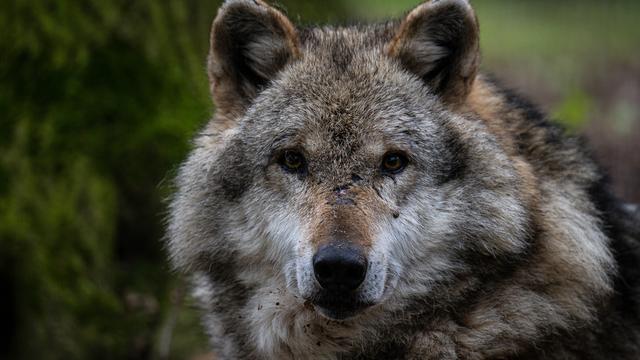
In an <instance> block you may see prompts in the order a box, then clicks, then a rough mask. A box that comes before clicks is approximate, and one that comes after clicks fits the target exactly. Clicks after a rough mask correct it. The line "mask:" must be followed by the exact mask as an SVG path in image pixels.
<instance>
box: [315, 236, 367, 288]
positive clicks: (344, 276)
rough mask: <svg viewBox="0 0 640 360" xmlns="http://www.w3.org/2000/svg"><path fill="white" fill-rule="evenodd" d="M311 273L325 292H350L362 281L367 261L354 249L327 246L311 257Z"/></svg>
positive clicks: (342, 246)
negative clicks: (312, 272)
mask: <svg viewBox="0 0 640 360" xmlns="http://www.w3.org/2000/svg"><path fill="white" fill-rule="evenodd" d="M313 271H314V273H315V277H316V280H318V283H320V286H322V287H323V288H324V289H325V290H329V291H351V290H355V289H357V288H358V287H359V286H360V284H362V282H363V281H364V278H365V276H366V272H367V260H366V258H365V257H364V254H362V252H361V251H360V250H359V249H358V248H356V247H351V246H344V245H327V246H324V247H322V248H321V249H320V250H318V252H317V253H316V255H315V256H314V257H313Z"/></svg>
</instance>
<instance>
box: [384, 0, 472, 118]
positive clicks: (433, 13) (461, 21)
mask: <svg viewBox="0 0 640 360" xmlns="http://www.w3.org/2000/svg"><path fill="white" fill-rule="evenodd" d="M478 33H479V29H478V21H477V19H476V16H475V13H474V11H473V9H472V8H471V5H469V2H468V1H466V0H431V1H427V2H425V3H423V4H422V5H419V6H418V7H417V8H415V9H413V10H412V11H411V12H410V13H409V14H408V15H407V17H406V18H405V19H404V20H403V21H402V23H401V24H400V26H399V27H398V30H397V32H396V35H395V37H394V38H393V40H392V41H391V42H390V43H389V44H388V46H387V52H388V54H389V55H391V56H393V57H396V58H398V59H399V60H400V62H401V63H402V65H403V66H404V67H405V68H406V69H407V70H409V71H411V72H413V73H414V74H416V75H418V76H419V77H420V78H422V79H423V80H424V81H425V82H426V83H427V85H428V86H429V87H430V88H431V89H432V91H433V92H434V93H436V94H438V95H439V96H440V97H441V98H442V99H443V100H444V101H445V102H446V103H448V104H452V105H454V106H455V105H458V104H461V103H462V102H464V100H465V99H466V97H467V95H468V94H469V91H470V90H471V85H472V84H473V81H474V79H475V77H476V74H477V71H478V66H479V63H480V50H479V38H478Z"/></svg>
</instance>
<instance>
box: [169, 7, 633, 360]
mask: <svg viewBox="0 0 640 360" xmlns="http://www.w3.org/2000/svg"><path fill="white" fill-rule="evenodd" d="M230 16H231V17H230ZM445 20H446V21H445ZM229 29H236V30H237V29H240V30H242V31H229ZM406 29H411V31H409V30H406ZM416 29H417V30H416ZM236 36H241V37H242V38H241V39H239V38H237V37H236ZM433 39H440V40H442V39H446V40H447V42H446V45H447V46H449V48H447V50H446V51H444V50H443V48H442V47H441V46H442V42H441V41H440V42H438V41H436V42H433ZM236 43H239V44H242V47H241V48H234V45H233V44H236ZM477 43H478V41H477V22H476V20H475V15H474V14H473V11H472V10H471V8H470V7H469V5H468V3H467V2H466V1H463V0H441V1H438V2H435V1H433V2H427V3H424V4H422V5H420V6H419V7H418V8H416V9H415V10H414V11H412V12H411V13H409V15H408V16H407V18H406V19H405V20H403V21H397V22H389V23H385V24H377V25H370V26H354V27H314V28H307V29H296V28H295V27H294V26H293V25H292V24H291V23H290V22H289V21H288V20H287V19H286V18H285V17H284V16H283V15H282V14H280V13H279V12H277V11H276V10H275V9H273V8H271V7H269V6H268V5H266V4H264V3H263V2H261V1H245V0H230V1H227V2H226V3H225V4H224V5H223V6H222V8H221V10H220V12H219V14H218V17H217V18H216V21H215V22H214V29H213V33H212V52H211V54H210V56H209V73H210V79H211V85H212V90H213V97H214V101H215V102H216V104H217V106H218V109H217V112H216V115H215V116H214V117H213V119H211V121H210V122H209V123H208V125H207V126H206V127H205V128H204V129H203V131H202V132H201V134H200V135H198V136H197V137H196V139H195V141H194V149H193V151H192V153H191V154H190V156H189V158H188V159H187V160H186V161H185V163H184V164H183V165H182V167H181V170H180V173H179V175H178V177H177V192H176V194H175V197H174V198H173V200H172V202H171V206H170V210H171V216H170V221H169V225H168V237H167V238H168V241H167V247H168V250H169V254H170V257H171V261H172V263H173V265H174V266H175V268H176V269H178V270H180V271H182V272H184V273H186V274H189V275H190V276H191V277H192V279H193V285H194V296H195V297H196V298H197V299H198V301H199V303H200V304H201V306H202V311H203V314H204V315H203V322H204V325H205V327H206V329H207V331H208V333H209V335H210V338H211V344H212V347H213V349H214V351H215V352H216V354H217V356H218V357H219V358H220V359H505V358H509V359H588V358H589V359H609V358H614V357H610V354H615V358H618V359H636V358H637V357H638V354H639V353H640V352H639V345H640V344H639V342H638V340H639V339H640V326H638V323H639V318H638V316H637V315H638V311H639V310H640V309H639V308H638V305H637V304H638V302H637V300H638V291H637V289H638V287H637V286H638V274H637V273H638V271H636V270H635V269H634V268H633V267H634V262H635V261H636V259H638V249H637V248H638V246H637V241H638V237H639V236H638V230H637V229H638V221H637V220H635V219H633V218H632V215H630V213H629V212H628V211H625V210H624V209H622V207H620V206H618V205H617V203H616V201H615V200H614V199H612V197H611V196H610V195H609V194H608V192H607V190H606V187H605V185H604V182H603V181H602V175H601V173H600V170H599V169H598V167H597V166H596V165H595V164H594V163H593V161H592V160H591V159H590V158H589V156H588V155H587V153H586V152H585V151H584V149H583V148H582V146H581V145H580V143H579V142H578V141H576V139H573V138H570V137H566V136H565V135H563V134H562V133H561V132H560V131H559V130H558V129H557V128H556V127H554V126H553V125H550V124H548V123H547V122H546V120H545V119H544V116H543V115H542V114H540V113H539V112H537V111H536V110H535V109H534V108H532V107H530V106H529V105H528V104H527V103H526V102H524V101H521V100H520V99H519V98H518V97H516V96H514V95H512V94H510V93H508V92H506V91H505V90H503V89H501V88H500V87H499V86H497V85H495V84H494V83H493V82H492V81H490V80H488V79H487V78H486V77H483V76H481V75H478V76H477V75H476V71H477V66H478V59H479V55H478V50H477ZM220 44H222V45H220ZM234 49H235V50H234ZM443 59H446V61H444V62H443ZM434 69H438V72H437V73H434ZM286 149H296V150H297V151H300V152H301V153H302V154H303V155H304V156H305V158H306V159H307V166H306V168H305V169H304V171H302V170H301V171H300V172H298V173H295V174H293V173H290V172H287V171H284V169H283V168H282V166H281V165H280V164H279V163H278V159H279V156H280V154H281V153H282V151H284V150H286ZM390 150H393V151H402V152H404V153H405V154H407V156H408V159H409V163H408V166H407V168H406V169H405V171H404V172H402V173H400V174H397V175H393V176H389V175H385V174H382V173H381V170H380V159H381V158H382V157H383V155H384V154H385V153H386V152H388V151H390ZM336 189H338V190H336ZM336 191H338V192H340V193H341V194H342V193H344V194H346V195H345V196H346V198H348V201H346V200H341V201H336V200H335V199H336V198H335V196H336V195H335V194H336ZM345 219H346V220H345ZM327 229H330V230H327ZM331 229H334V230H331ZM335 229H338V230H335ZM331 231H342V232H344V233H345V234H347V237H348V238H349V239H355V240H353V241H356V240H357V241H360V242H362V246H363V247H364V248H365V249H366V251H367V256H368V257H369V269H368V271H367V275H366V278H365V280H364V283H363V284H362V285H361V287H360V288H359V289H358V291H357V293H355V294H350V295H349V296H350V299H351V300H353V301H354V302H355V303H358V304H366V305H367V306H366V307H364V308H362V309H360V310H358V311H357V313H355V314H354V316H352V317H349V318H347V319H345V320H343V321H336V320H334V319H332V318H331V315H327V314H328V313H327V312H326V311H325V309H323V308H322V307H320V306H318V304H317V303H316V299H317V296H318V292H319V288H318V286H319V285H318V284H317V282H316V281H315V280H314V276H313V269H312V268H311V256H312V255H313V253H314V251H315V249H317V246H318V245H317V242H319V241H320V242H322V241H326V238H327V237H330V236H332V235H331V234H332V233H331ZM351 300H350V301H351ZM327 316H329V317H327ZM610 335H613V336H610ZM585 343H587V344H588V345H584V344H585Z"/></svg>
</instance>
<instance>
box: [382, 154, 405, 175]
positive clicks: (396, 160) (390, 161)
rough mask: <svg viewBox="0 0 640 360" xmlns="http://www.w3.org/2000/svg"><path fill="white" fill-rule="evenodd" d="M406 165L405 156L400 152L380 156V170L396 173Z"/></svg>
mask: <svg viewBox="0 0 640 360" xmlns="http://www.w3.org/2000/svg"><path fill="white" fill-rule="evenodd" d="M406 166H407V158H406V156H404V155H402V154H400V153H397V152H391V153H387V154H386V155H385V156H384V158H382V171H384V172H386V173H390V174H397V173H399V172H401V171H402V170H404V168H405V167H406Z"/></svg>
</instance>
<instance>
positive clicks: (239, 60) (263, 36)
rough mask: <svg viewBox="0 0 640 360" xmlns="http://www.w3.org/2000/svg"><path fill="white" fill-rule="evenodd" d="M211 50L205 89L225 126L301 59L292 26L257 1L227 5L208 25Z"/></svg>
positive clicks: (240, 0) (237, 0) (231, 1)
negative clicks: (297, 59)
mask: <svg viewBox="0 0 640 360" xmlns="http://www.w3.org/2000/svg"><path fill="white" fill-rule="evenodd" d="M210 45H211V48H210V51H209V58H208V73H209V84H210V86H211V92H212V95H213V99H214V102H215V103H216V106H217V108H218V110H217V113H218V116H220V115H222V117H223V118H226V120H227V121H228V120H230V119H233V118H234V117H236V116H238V115H240V114H241V113H242V112H243V111H244V110H246V108H247V107H248V106H249V104H250V103H251V101H252V100H253V99H254V98H255V96H256V95H257V94H258V93H259V92H260V90H261V89H262V88H264V87H265V86H266V85H267V84H268V83H269V81H271V80H272V79H273V77H275V75H276V74H277V73H278V72H279V71H280V70H282V68H284V66H285V65H286V64H287V63H288V62H289V61H291V60H293V59H294V58H297V57H299V54H300V50H299V40H298V35H297V31H296V29H295V27H294V26H293V24H292V23H291V22H290V21H289V19H287V17H286V16H284V15H283V14H282V13H281V12H279V11H278V10H276V9H274V8H273V7H271V6H269V5H267V4H266V3H265V2H263V1H261V0H227V1H226V2H225V3H224V4H223V5H222V6H221V7H220V10H218V15H217V16H216V19H215V20H214V21H213V26H212V29H211V44H210Z"/></svg>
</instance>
